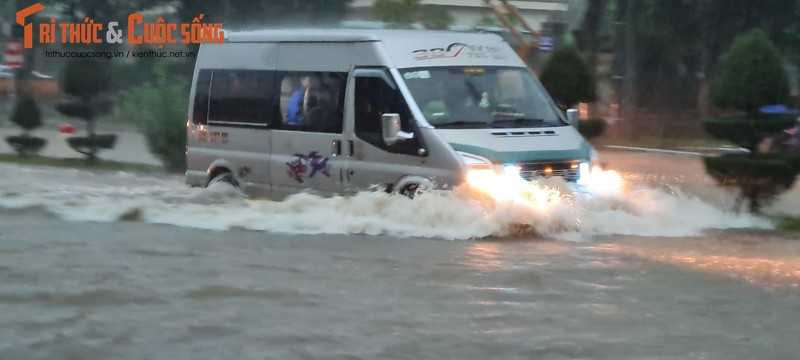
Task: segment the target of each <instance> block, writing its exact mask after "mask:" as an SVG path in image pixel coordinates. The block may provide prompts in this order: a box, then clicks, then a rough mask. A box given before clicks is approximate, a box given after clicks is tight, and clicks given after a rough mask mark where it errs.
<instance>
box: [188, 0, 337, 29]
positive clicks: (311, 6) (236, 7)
mask: <svg viewBox="0 0 800 360" xmlns="http://www.w3.org/2000/svg"><path fill="white" fill-rule="evenodd" d="M352 1H353V0H270V1H255V0H249V1H246V0H239V1H232V0H223V1H196V0H180V2H179V6H178V11H179V16H180V19H181V21H183V22H191V21H192V19H194V18H195V17H197V16H199V15H200V14H204V20H205V21H208V22H220V23H222V24H223V25H224V26H225V27H226V28H228V29H236V28H254V27H265V26H293V25H294V26H299V25H307V26H318V25H328V24H331V23H336V22H338V21H339V20H341V19H342V18H343V17H344V16H345V15H346V13H347V10H348V8H349V5H350V3H351V2H352Z"/></svg>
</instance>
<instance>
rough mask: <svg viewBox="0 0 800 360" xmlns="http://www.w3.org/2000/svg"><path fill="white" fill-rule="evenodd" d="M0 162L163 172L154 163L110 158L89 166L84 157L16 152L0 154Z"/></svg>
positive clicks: (88, 168) (101, 169)
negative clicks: (59, 156) (69, 157)
mask: <svg viewBox="0 0 800 360" xmlns="http://www.w3.org/2000/svg"><path fill="white" fill-rule="evenodd" d="M0 162H5V163H12V164H19V165H34V166H52V167H60V168H71V169H80V170H98V171H130V172H146V173H157V172H162V173H163V172H165V170H164V169H163V168H162V167H160V166H156V165H148V164H138V163H129V162H121V161H111V160H102V159H101V160H99V161H98V163H97V164H95V165H93V166H90V165H87V164H86V160H84V159H61V158H52V157H42V156H36V157H29V158H22V157H19V156H17V155H16V154H0Z"/></svg>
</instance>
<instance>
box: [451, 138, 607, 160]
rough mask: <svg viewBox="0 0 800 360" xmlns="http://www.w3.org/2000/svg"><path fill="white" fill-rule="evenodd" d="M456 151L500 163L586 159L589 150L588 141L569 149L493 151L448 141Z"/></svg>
mask: <svg viewBox="0 0 800 360" xmlns="http://www.w3.org/2000/svg"><path fill="white" fill-rule="evenodd" d="M450 146H452V147H453V149H455V150H456V151H461V152H465V153H470V154H475V155H478V156H482V157H485V158H487V159H489V160H491V161H492V162H495V163H501V164H511V163H514V164H515V163H526V162H537V161H562V160H588V159H589V153H590V152H591V150H590V147H589V143H588V142H586V141H583V142H581V146H580V147H579V148H577V149H570V150H528V151H504V152H501V151H494V150H489V149H487V148H483V147H480V146H474V145H464V144H455V143H450Z"/></svg>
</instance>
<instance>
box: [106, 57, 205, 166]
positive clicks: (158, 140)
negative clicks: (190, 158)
mask: <svg viewBox="0 0 800 360" xmlns="http://www.w3.org/2000/svg"><path fill="white" fill-rule="evenodd" d="M168 71H169V68H168V66H167V64H164V63H159V64H156V66H155V67H154V69H153V75H154V78H155V80H154V81H153V82H152V83H147V84H144V85H142V86H139V87H135V88H133V89H130V90H128V91H125V92H123V100H122V109H121V115H122V118H123V119H125V120H126V121H128V122H130V123H133V124H136V126H137V127H139V129H140V130H141V131H142V133H143V134H144V135H145V138H146V139H147V147H148V148H149V149H150V152H151V153H153V154H154V155H156V157H158V158H159V159H161V162H162V163H163V164H164V166H165V167H166V168H167V170H169V171H182V170H185V168H186V164H185V158H184V151H185V149H186V109H187V108H188V106H189V104H188V103H189V101H188V98H187V96H186V94H188V93H189V80H187V79H186V78H185V77H182V76H178V75H168Z"/></svg>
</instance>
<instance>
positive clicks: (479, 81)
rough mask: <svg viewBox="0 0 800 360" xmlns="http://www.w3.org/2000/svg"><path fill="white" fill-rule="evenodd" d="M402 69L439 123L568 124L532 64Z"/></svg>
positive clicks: (493, 125) (480, 125)
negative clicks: (533, 73) (532, 70)
mask: <svg viewBox="0 0 800 360" xmlns="http://www.w3.org/2000/svg"><path fill="white" fill-rule="evenodd" d="M401 73H402V75H403V78H404V79H405V81H406V84H407V85H408V88H409V90H410V91H411V95H412V96H413V97H414V100H415V101H416V102H417V104H418V105H419V108H420V109H421V110H422V113H423V114H424V115H425V118H426V119H427V120H428V123H430V124H431V125H433V126H435V127H437V128H473V129H474V128H503V127H549V126H564V125H566V123H564V121H562V120H561V118H560V117H559V115H558V112H557V109H556V108H555V106H554V105H552V102H551V101H550V99H549V97H548V96H547V94H546V93H545V91H544V89H543V88H542V87H541V86H540V85H539V84H538V83H537V82H536V81H535V80H534V78H533V77H532V76H531V74H530V72H529V71H528V70H527V69H523V68H513V67H434V68H413V69H405V70H401Z"/></svg>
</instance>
